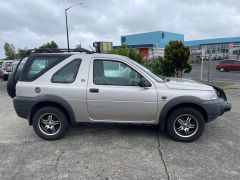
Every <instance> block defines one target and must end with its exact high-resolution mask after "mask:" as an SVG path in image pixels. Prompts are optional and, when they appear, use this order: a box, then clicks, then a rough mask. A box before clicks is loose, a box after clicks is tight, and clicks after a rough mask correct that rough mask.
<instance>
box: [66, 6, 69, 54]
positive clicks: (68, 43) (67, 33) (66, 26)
mask: <svg viewBox="0 0 240 180" xmlns="http://www.w3.org/2000/svg"><path fill="white" fill-rule="evenodd" d="M67 10H68V8H67V9H65V19H66V32H67V47H68V52H69V36H68V19H67Z"/></svg>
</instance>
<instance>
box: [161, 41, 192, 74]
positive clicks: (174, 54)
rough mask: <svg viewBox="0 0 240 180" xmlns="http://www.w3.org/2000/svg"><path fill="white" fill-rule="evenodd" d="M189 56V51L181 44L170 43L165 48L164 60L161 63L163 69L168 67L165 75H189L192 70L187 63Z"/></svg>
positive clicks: (176, 42) (177, 42)
mask: <svg viewBox="0 0 240 180" xmlns="http://www.w3.org/2000/svg"><path fill="white" fill-rule="evenodd" d="M189 56H190V51H189V49H188V48H187V47H185V46H184V45H183V43H182V42H179V41H171V42H170V43H169V44H168V45H167V46H166V47H165V55H164V57H165V59H166V60H165V61H164V62H163V63H164V65H163V66H164V67H169V68H167V69H168V70H167V71H169V72H167V74H170V75H174V74H175V75H176V76H177V77H182V74H183V73H189V72H190V71H191V70H192V66H191V65H190V64H189V63H188V59H189Z"/></svg>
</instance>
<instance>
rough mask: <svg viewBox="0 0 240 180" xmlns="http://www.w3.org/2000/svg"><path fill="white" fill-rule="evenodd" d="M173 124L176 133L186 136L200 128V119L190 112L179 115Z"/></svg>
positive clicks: (191, 134)
mask: <svg viewBox="0 0 240 180" xmlns="http://www.w3.org/2000/svg"><path fill="white" fill-rule="evenodd" d="M173 125H174V131H175V133H176V134H177V135H178V136H180V137H184V138H187V137H191V136H193V135H194V134H196V132H197V130H198V121H197V119H196V118H195V117H194V116H192V115H190V114H183V115H181V116H178V117H177V118H176V119H175V121H174V124H173Z"/></svg>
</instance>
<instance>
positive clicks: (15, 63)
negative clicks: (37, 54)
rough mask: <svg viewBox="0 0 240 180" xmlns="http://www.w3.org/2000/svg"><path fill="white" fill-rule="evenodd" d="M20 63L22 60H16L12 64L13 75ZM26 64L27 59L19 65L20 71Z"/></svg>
mask: <svg viewBox="0 0 240 180" xmlns="http://www.w3.org/2000/svg"><path fill="white" fill-rule="evenodd" d="M19 62H20V60H15V61H13V63H12V64H11V73H12V72H14V71H15V69H16V67H17V65H18V63H19ZM25 63H26V58H25V59H23V60H22V61H21V63H20V64H19V70H22V68H23V66H24V64H25Z"/></svg>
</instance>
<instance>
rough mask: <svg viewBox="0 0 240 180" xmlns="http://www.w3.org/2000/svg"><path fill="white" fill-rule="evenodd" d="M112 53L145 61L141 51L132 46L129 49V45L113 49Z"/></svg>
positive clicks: (137, 60) (139, 61) (140, 61)
mask: <svg viewBox="0 0 240 180" xmlns="http://www.w3.org/2000/svg"><path fill="white" fill-rule="evenodd" d="M111 53H112V54H118V55H122V56H127V57H129V58H130V59H132V60H134V61H136V62H138V63H143V62H142V59H143V57H142V55H141V53H139V52H138V51H137V50H136V49H132V48H131V49H128V48H127V47H120V48H116V49H113V50H112V51H111Z"/></svg>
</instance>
